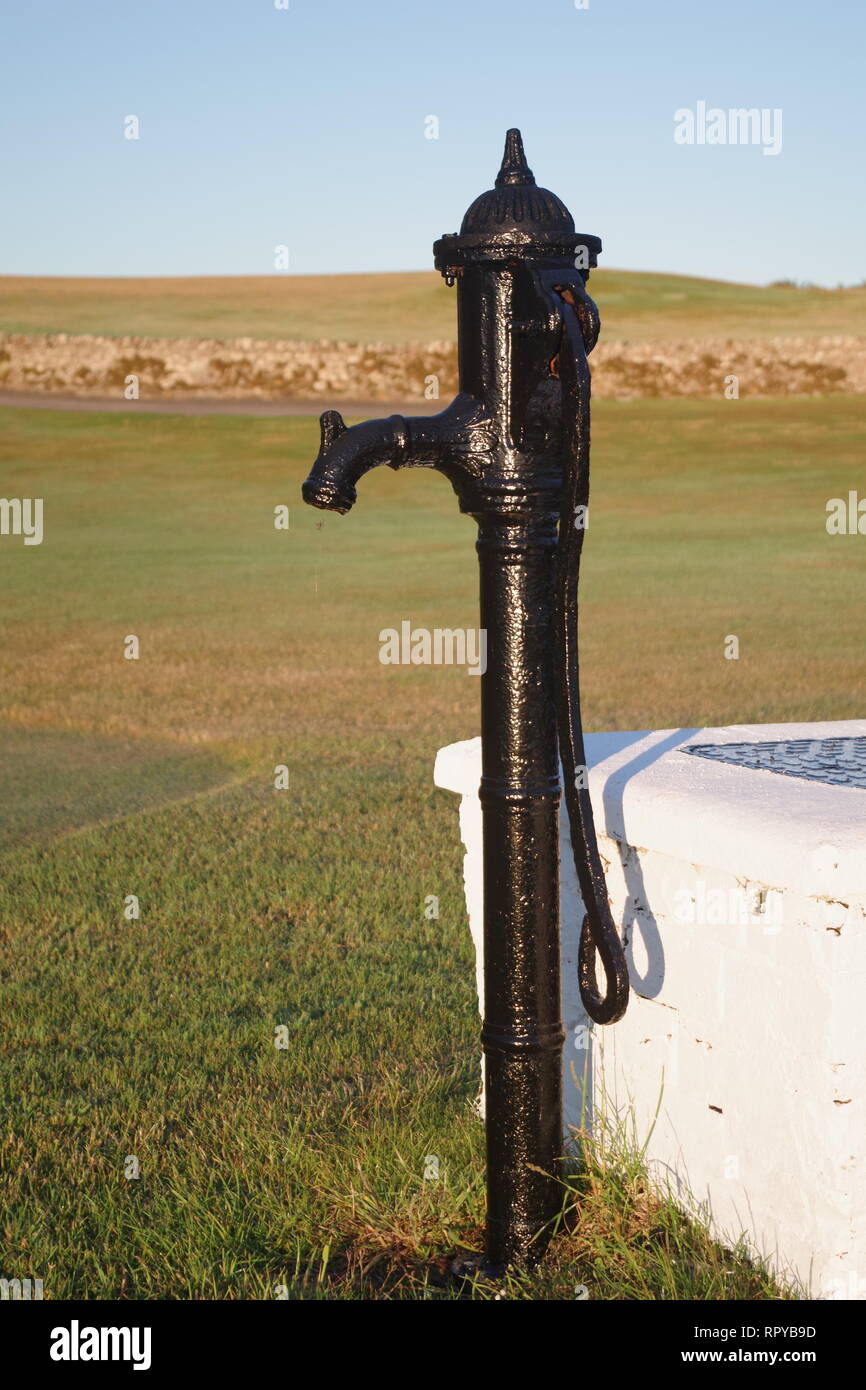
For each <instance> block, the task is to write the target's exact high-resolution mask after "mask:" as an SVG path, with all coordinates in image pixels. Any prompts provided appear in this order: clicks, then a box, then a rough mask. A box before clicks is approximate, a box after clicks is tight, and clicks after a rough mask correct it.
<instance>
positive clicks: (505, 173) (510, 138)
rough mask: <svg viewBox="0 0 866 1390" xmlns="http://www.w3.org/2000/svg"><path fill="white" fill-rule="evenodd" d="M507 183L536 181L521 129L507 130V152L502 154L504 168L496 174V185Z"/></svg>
mask: <svg viewBox="0 0 866 1390" xmlns="http://www.w3.org/2000/svg"><path fill="white" fill-rule="evenodd" d="M505 183H532V184H534V183H535V177H534V175H533V173H532V170H531V169H530V168H529V166H528V165H527V163H526V155H525V154H524V153H523V137H522V135H521V134H520V131H519V130H507V131H506V132H505V153H504V155H503V156H502V168H501V169H500V170H499V173H498V174H497V175H496V187H497V188H501V187H502V185H503V184H505Z"/></svg>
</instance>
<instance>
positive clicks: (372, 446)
mask: <svg viewBox="0 0 866 1390" xmlns="http://www.w3.org/2000/svg"><path fill="white" fill-rule="evenodd" d="M319 426H320V429H321V442H320V445H319V452H318V455H317V457H316V461H315V463H314V464H313V467H312V469H311V470H310V476H309V477H308V478H307V480H306V482H305V483H304V485H303V488H302V494H303V498H304V501H305V502H308V503H309V504H310V505H311V506H313V507H320V508H322V510H324V511H330V512H339V513H341V514H342V515H345V513H346V512H348V511H351V509H352V507H353V506H354V504H355V502H356V500H357V492H356V486H357V484H358V482H359V481H360V479H361V478H363V476H364V474H365V473H369V471H370V469H371V468H377V467H378V466H379V464H382V463H386V464H388V466H389V468H395V469H396V468H435V469H438V471H439V472H440V473H444V474H445V475H446V477H448V478H450V479H451V482H452V484H453V485H454V486H455V490H458V484H459V483H461V482H465V480H466V478H467V476H468V477H470V478H471V477H478V476H479V474H480V472H481V470H482V468H483V466H484V462H485V459H486V458H488V457H489V453H490V450H491V448H492V444H493V438H492V423H491V421H490V419H489V417H488V415H487V413H486V411H485V410H484V408H483V406H482V405H481V403H480V402H479V401H476V400H475V398H474V397H473V396H470V395H468V394H467V393H466V392H461V393H460V394H459V395H458V396H455V398H454V400H453V401H452V402H451V404H450V405H449V406H448V407H447V409H446V410H443V411H440V413H439V414H438V415H416V416H409V417H408V418H407V417H406V416H403V415H391V416H389V417H388V418H387V419H384V420H365V421H364V422H363V424H360V425H352V426H351V428H348V427H347V426H346V423H345V421H344V420H343V417H342V416H341V415H340V413H339V411H337V410H326V411H325V412H324V413H323V414H322V415H321V416H320V417H319Z"/></svg>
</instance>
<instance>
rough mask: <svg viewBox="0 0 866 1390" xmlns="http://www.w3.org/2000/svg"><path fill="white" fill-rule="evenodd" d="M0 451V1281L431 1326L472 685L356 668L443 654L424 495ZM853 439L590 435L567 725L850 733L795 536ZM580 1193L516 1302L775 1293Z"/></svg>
mask: <svg viewBox="0 0 866 1390" xmlns="http://www.w3.org/2000/svg"><path fill="white" fill-rule="evenodd" d="M768 293H769V292H768ZM251 331H252V330H251ZM0 425H2V431H0V435H2V444H0V460H2V470H3V471H2V477H3V492H4V494H5V495H6V496H25V497H26V496H38V497H42V498H44V506H45V540H44V543H43V544H42V545H41V546H38V547H24V546H23V545H22V543H21V541H20V540H18V539H16V538H13V537H8V536H7V537H2V538H0V582H2V588H3V594H4V614H3V617H4V621H3V628H2V646H0V668H2V679H0V691H2V696H0V700H2V704H0V776H2V787H3V792H2V802H0V871H2V872H0V909H2V910H0V974H2V988H3V993H4V1001H5V1002H4V1010H3V1022H2V1032H0V1045H2V1050H0V1108H2V1113H3V1117H4V1118H3V1123H2V1127H0V1140H2V1143H0V1159H2V1178H0V1181H2V1200H0V1205H2V1211H3V1216H2V1220H0V1230H2V1240H0V1272H2V1273H3V1274H4V1275H5V1276H6V1277H13V1276H17V1277H26V1276H28V1275H29V1276H31V1277H39V1278H42V1279H43V1280H44V1284H45V1293H46V1297H55V1298H57V1297H63V1296H67V1297H79V1298H98V1297H103V1298H114V1297H118V1296H124V1297H129V1298H165V1297H167V1298H195V1297H220V1298H248V1297H273V1296H274V1292H275V1289H277V1288H279V1287H282V1288H285V1289H287V1290H288V1291H289V1293H290V1295H291V1296H292V1297H309V1298H316V1297H329V1298H356V1297H360V1296H367V1297H375V1296H390V1297H404V1298H420V1297H451V1296H457V1294H458V1293H459V1292H460V1290H458V1289H454V1288H451V1287H448V1286H446V1285H445V1284H444V1283H443V1280H442V1278H441V1262H442V1257H443V1256H444V1254H445V1253H446V1252H448V1251H450V1250H454V1249H455V1248H456V1247H457V1246H458V1245H461V1244H463V1245H468V1246H472V1245H473V1243H475V1242H477V1240H478V1238H479V1233H480V1223H481V1221H482V1218H483V1136H482V1132H481V1125H480V1122H479V1121H478V1120H477V1118H476V1117H475V1115H474V1113H473V1111H472V1107H471V1101H472V1098H473V1096H474V1095H475V1093H476V1090H477V1084H478V1063H477V1056H478V1019H477V1013H476V1006H475V999H474V966H473V961H472V955H471V948H470V942H469V934H468V930H467V929H466V926H465V915H464V908H463V900H462V884H461V870H462V849H461V846H460V844H459V840H458V837H457V816H456V804H455V801H454V799H453V798H451V797H449V796H448V794H446V793H444V792H439V791H436V790H435V789H434V788H433V787H432V784H431V774H432V765H433V759H434V756H435V753H436V750H437V749H438V748H439V747H440V746H441V745H442V744H444V743H447V742H450V741H452V740H454V739H457V738H465V737H469V736H470V735H472V734H474V733H475V732H476V731H477V709H476V702H477V696H478V685H477V681H475V680H473V679H471V678H469V679H467V676H466V675H465V673H463V672H461V671H459V670H458V669H454V668H447V667H443V668H425V667H406V668H403V667H383V666H382V665H380V663H379V660H378V650H379V643H378V634H379V631H380V629H382V628H384V627H399V624H400V621H401V620H402V619H404V618H409V619H410V620H411V621H412V622H413V624H416V625H425V626H430V627H435V626H439V627H458V626H473V625H475V624H476V622H477V609H476V581H475V556H474V550H473V544H472V542H473V538H474V537H473V527H472V523H471V522H470V521H469V520H468V519H467V518H463V517H460V515H459V514H458V512H457V508H456V501H455V499H454V497H453V494H452V493H451V490H450V488H449V487H448V485H447V484H446V483H445V481H444V480H443V479H441V478H439V477H438V476H435V475H430V474H428V473H427V472H426V471H423V470H422V471H417V472H405V473H400V474H394V473H392V472H391V471H390V470H385V469H383V470H378V471H377V472H376V473H374V474H372V475H371V476H369V477H368V478H366V479H365V480H364V482H363V483H362V486H361V489H360V499H359V502H358V505H357V507H356V509H355V511H354V512H353V513H352V514H351V515H350V516H349V517H346V518H339V517H332V516H330V515H324V514H322V513H316V512H313V511H312V510H310V509H308V508H304V507H303V506H302V505H301V503H300V500H299V485H300V482H301V480H302V478H303V477H304V476H305V474H306V471H307V469H308V466H309V462H310V461H311V459H312V457H313V456H314V454H315V452H316V441H317V433H318V431H317V426H316V422H315V420H313V419H308V418H306V417H296V418H286V419H274V418H265V419H257V418H243V417H233V416H221V417H174V416H139V417H136V416H133V415H122V416H117V415H101V414H98V413H92V414H91V413H81V414H78V413H76V414H65V413H60V412H58V413H54V412H41V411H24V410H21V411H18V410H3V411H0ZM864 427H866V402H864V401H863V400H862V399H860V398H857V397H845V398H835V399H832V400H829V399H809V400H805V399H798V400H789V401H781V400H779V401H777V400H764V401H761V400H741V401H736V402H718V401H714V402H703V401H664V400H655V401H636V402H630V403H613V402H602V403H600V404H599V405H598V407H597V408H596V413H595V445H594V491H593V506H592V520H591V525H590V530H589V533H588V538H587V548H586V553H585V586H584V594H583V597H584V607H583V615H584V616H583V619H582V627H583V631H582V640H583V644H584V652H585V658H584V662H583V666H584V684H585V714H586V723H587V726H588V728H590V729H612V728H647V727H667V726H673V727H676V726H683V725H698V724H704V723H709V724H715V723H725V722H734V721H736V722H748V721H761V720H770V721H771V720H794V719H803V720H807V719H843V718H848V717H853V716H859V715H862V712H863V692H864V688H866V651H864V644H863V637H862V612H863V605H864V599H866V549H864V546H866V543H864V541H863V539H862V538H858V537H853V536H849V537H830V536H828V535H827V532H826V529H825V525H824V518H825V504H826V501H827V499H828V498H830V497H836V496H845V495H846V494H847V492H848V490H849V488H856V487H857V486H858V485H861V486H862V481H863V479H862V438H863V431H864ZM282 503H287V504H289V505H290V507H291V525H290V528H289V530H288V531H277V530H275V528H274V526H273V511H274V508H275V507H276V506H278V505H279V504H282ZM732 633H733V634H736V635H737V636H738V637H739V639H740V652H741V655H740V659H739V661H726V660H725V659H724V655H723V652H724V643H725V638H726V636H727V635H728V634H732ZM129 634H135V635H136V636H137V637H138V638H139V641H140V658H139V660H137V661H128V660H125V659H124V655H123V651H124V639H125V637H126V636H127V635H129ZM278 764H285V765H286V766H287V767H288V769H289V778H290V785H289V788H288V790H284V791H277V790H275V789H274V768H275V766H276V765H278ZM429 894H435V895H436V896H438V898H439V903H440V908H439V912H440V915H439V918H438V920H429V919H428V918H427V917H426V916H425V914H424V903H425V898H426V897H427V895H429ZM132 895H134V896H135V897H136V898H138V900H139V903H140V917H139V919H138V920H128V918H127V917H126V916H125V915H124V908H125V904H127V900H128V899H129V898H130V896H132ZM277 1042H279V1043H281V1044H284V1045H281V1046H277V1045H276V1043H277ZM429 1155H435V1156H436V1157H437V1158H438V1159H439V1170H440V1177H439V1179H438V1180H436V1181H430V1180H427V1179H425V1176H424V1173H425V1167H427V1157H428V1156H429ZM132 1159H134V1160H136V1161H137V1163H138V1164H139V1167H140V1176H139V1177H138V1178H131V1177H127V1176H125V1173H126V1171H127V1170H130V1169H132V1168H134V1164H131V1163H130V1160H132ZM574 1181H575V1191H577V1190H578V1189H579V1190H580V1192H581V1194H582V1197H583V1205H582V1208H581V1214H580V1216H579V1218H578V1219H577V1220H576V1223H575V1224H574V1227H573V1229H571V1230H570V1231H569V1232H568V1233H566V1234H564V1235H562V1236H561V1237H559V1238H558V1239H557V1241H556V1242H555V1245H554V1247H553V1249H552V1253H551V1257H550V1259H549V1260H548V1261H547V1263H546V1264H545V1266H544V1269H543V1270H542V1272H540V1273H539V1274H537V1275H535V1276H533V1277H532V1278H531V1279H529V1280H515V1281H513V1282H512V1285H511V1287H510V1291H511V1292H512V1293H515V1294H517V1295H518V1296H527V1297H535V1298H553V1297H574V1296H575V1294H574V1290H575V1289H576V1288H578V1287H580V1286H583V1285H585V1286H586V1288H587V1289H588V1291H589V1295H590V1297H593V1298H610V1297H633V1298H642V1299H646V1298H660V1297H667V1298H687V1297H696V1298H703V1299H706V1298H737V1297H747V1298H748V1297H751V1298H755V1297H758V1298H762V1297H774V1296H775V1297H778V1296H779V1294H778V1291H776V1290H774V1287H773V1285H772V1284H771V1282H770V1281H769V1280H768V1279H767V1277H766V1276H765V1275H764V1274H763V1273H762V1272H761V1271H760V1270H759V1269H756V1268H754V1267H753V1266H751V1265H750V1264H749V1262H748V1261H747V1260H746V1258H745V1257H744V1255H743V1254H742V1252H740V1251H738V1252H735V1253H728V1252H724V1251H721V1250H719V1249H718V1248H717V1247H715V1246H713V1245H712V1244H711V1242H709V1241H708V1239H707V1238H706V1236H705V1234H704V1233H703V1232H702V1231H701V1230H700V1228H698V1227H694V1226H692V1225H690V1224H689V1223H688V1222H687V1221H686V1220H685V1218H683V1217H681V1216H680V1215H679V1214H678V1213H677V1212H676V1211H675V1210H674V1209H673V1208H672V1207H671V1205H670V1203H668V1202H667V1201H665V1200H664V1199H663V1198H660V1197H658V1196H655V1195H653V1193H651V1192H650V1191H648V1190H647V1188H646V1184H645V1180H644V1178H643V1176H642V1173H641V1171H640V1166H639V1164H638V1163H637V1162H636V1160H635V1159H634V1157H633V1156H630V1157H627V1158H625V1159H623V1160H622V1161H621V1162H620V1163H617V1164H614V1165H613V1167H610V1166H609V1165H608V1166H607V1167H606V1166H605V1165H604V1164H603V1163H602V1162H601V1161H599V1162H598V1163H596V1162H595V1161H594V1160H592V1158H591V1156H590V1161H589V1163H588V1166H587V1168H586V1170H585V1171H584V1173H583V1174H582V1175H581V1176H580V1177H579V1178H576V1179H575V1180H574ZM476 1293H477V1296H479V1297H492V1296H494V1294H493V1293H492V1292H491V1290H490V1289H486V1288H485V1287H483V1286H482V1287H479V1288H478V1289H477V1290H476Z"/></svg>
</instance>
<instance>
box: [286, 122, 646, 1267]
mask: <svg viewBox="0 0 866 1390" xmlns="http://www.w3.org/2000/svg"><path fill="white" fill-rule="evenodd" d="M600 250H601V242H600V241H599V239H598V238H597V237H593V236H585V235H580V234H578V233H576V232H575V230H574V222H573V221H572V218H571V214H570V213H569V211H568V209H567V208H566V207H565V206H564V204H563V203H562V202H560V200H559V198H557V197H556V196H555V195H554V194H553V193H550V192H548V190H547V189H545V188H539V187H537V185H536V183H535V179H534V178H533V176H532V172H531V170H530V169H528V168H527V165H526V160H525V158H524V154H523V144H522V141H521V138H520V132H519V131H517V130H509V132H508V134H507V136H506V141H505V155H504V158H503V161H502V167H501V169H500V170H499V174H498V175H497V178H496V186H495V188H492V189H490V190H489V191H488V192H486V193H482V194H481V196H480V197H479V198H476V200H475V202H474V203H473V204H472V205H471V207H470V208H469V210H468V211H467V213H466V216H465V217H464V219H463V225H462V227H461V229H460V232H459V234H458V235H451V236H443V237H442V238H441V239H440V240H439V241H437V242H436V244H435V246H434V248H433V251H434V256H435V262H436V268H437V270H439V271H441V273H442V274H443V275H444V277H445V279H446V281H447V283H448V284H453V283H454V282H455V281H456V283H457V315H458V357H459V370H460V390H459V393H458V395H457V396H456V397H455V398H454V400H453V401H452V402H451V404H450V405H449V406H448V408H447V409H446V410H443V411H442V412H441V414H439V415H433V416H421V417H414V418H410V419H406V418H404V417H403V416H401V415H392V416H391V417H390V419H387V420H370V421H367V422H365V423H364V424H360V425H354V426H353V427H352V428H351V429H347V428H346V426H345V424H344V422H343V420H342V418H341V417H340V415H339V414H338V412H337V411H335V410H326V411H325V413H324V414H323V415H322V416H321V421H320V423H321V432H322V439H321V448H320V450H319V455H318V458H317V459H316V461H315V463H314V464H313V468H312V472H311V473H310V476H309V478H308V479H307V481H306V482H305V483H304V488H303V495H304V500H305V501H306V502H310V503H312V505H313V506H315V507H323V508H325V509H327V510H329V511H336V512H348V511H349V509H350V508H351V506H352V505H353V503H354V502H355V496H356V494H355V486H356V484H357V482H358V481H359V479H360V478H361V477H362V476H363V474H365V473H366V472H368V470H369V469H371V468H374V467H375V466H376V465H377V464H380V463H387V464H389V465H390V466H391V467H392V468H407V467H422V468H436V469H438V470H439V471H440V472H441V473H444V474H445V476H446V477H447V478H448V479H449V480H450V482H451V484H452V486H453V488H454V491H455V492H456V494H457V497H458V500H459V503H460V510H461V511H463V512H468V513H469V514H470V515H471V516H473V517H474V518H475V520H476V521H477V523H478V541H477V549H478V558H479V563H480V572H481V626H482V628H484V629H486V631H487V669H486V672H485V674H484V675H483V676H482V678H481V738H482V777H481V788H480V797H481V805H482V815H483V826H484V1023H483V1028H482V1035H481V1036H482V1043H483V1048H484V1058H485V1080H486V1093H487V1263H488V1267H489V1268H490V1269H495V1270H499V1269H502V1268H504V1267H505V1266H507V1265H509V1264H517V1265H520V1264H522V1265H532V1264H534V1263H535V1262H536V1260H537V1259H538V1258H539V1257H540V1255H541V1254H542V1252H543V1250H544V1248H545V1245H546V1243H547V1240H548V1238H549V1235H550V1232H551V1227H552V1225H553V1224H554V1223H555V1219H556V1217H557V1215H558V1213H559V1211H560V1210H561V1206H562V1189H561V1185H560V1181H559V1179H558V1177H557V1165H558V1163H559V1162H560V1160H561V1157H562V1152H563V1140H562V1092H561V1088H562V1079H561V1077H562V1072H561V1063H562V1058H561V1054H562V1046H563V1042H564V1033H563V1027H562V1010H561V1003H560V969H559V961H560V937H559V849H558V846H559V835H558V820H559V803H560V796H561V788H560V775H559V773H560V760H561V764H562V772H563V783H564V788H565V800H566V806H567V809H568V815H569V820H570V826H571V842H572V848H573V852H574V861H575V865H576V868H577V874H578V880H579V883H580V889H581V895H582V898H583V904H584V910H585V916H584V919H583V924H582V928H581V936H580V949H579V967H578V969H579V977H580V990H581V996H582V998H583V1002H584V1006H585V1008H586V1010H587V1013H588V1014H589V1015H590V1017H591V1018H592V1019H594V1020H595V1021H597V1022H599V1023H613V1022H614V1021H615V1020H616V1019H618V1018H620V1017H621V1016H622V1014H623V1013H624V1011H625V1008H626V1003H627V1000H628V988H629V982H628V970H627V966H626V960H625V955H624V952H623V947H622V943H621V941H620V937H619V934H618V933H617V930H616V927H615V925H614V922H613V919H612V916H611V912H610V908H609V906H608V900H607V890H606V886H605V881H604V872H603V869H602V865H601V860H600V857H599V852H598V845H597V842H596V836H595V829H594V825H593V818H592V806H591V803H590V797H589V791H588V790H587V786H586V775H585V772H586V768H585V764H586V757H585V753H584V747H583V732H582V728H581V720H580V705H579V686H578V661H577V579H578V568H579V563H580V552H581V546H582V543H583V535H584V529H585V523H586V516H587V511H586V508H587V505H588V499H589V393H590V377H589V368H588V365H587V354H588V353H589V352H591V351H592V348H593V347H594V346H595V342H596V339H597V337H598V332H599V318H598V311H597V309H596V306H595V304H594V303H593V301H592V300H591V299H590V297H589V295H588V294H587V291H586V281H587V279H588V278H589V271H590V269H591V267H593V266H594V265H595V264H596V258H597V255H598V252H599V251H600ZM597 955H598V956H599V957H600V958H601V962H602V966H603V969H604V977H605V981H604V987H603V989H601V990H600V989H599V987H598V984H597V981H596V956H597Z"/></svg>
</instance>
